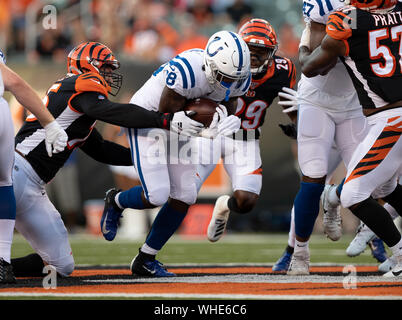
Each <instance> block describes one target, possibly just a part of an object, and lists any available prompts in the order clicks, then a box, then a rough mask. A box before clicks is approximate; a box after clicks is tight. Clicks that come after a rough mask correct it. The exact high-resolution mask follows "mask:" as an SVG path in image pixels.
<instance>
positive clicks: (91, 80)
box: [75, 72, 110, 97]
mask: <svg viewBox="0 0 402 320" xmlns="http://www.w3.org/2000/svg"><path fill="white" fill-rule="evenodd" d="M109 90H110V86H109V85H108V84H107V82H106V81H105V79H103V77H102V76H101V75H99V74H97V73H94V72H88V73H84V74H82V75H80V76H79V77H78V78H77V80H76V82H75V91H77V93H81V92H99V93H101V94H103V95H104V96H106V97H107V96H108V93H109Z"/></svg>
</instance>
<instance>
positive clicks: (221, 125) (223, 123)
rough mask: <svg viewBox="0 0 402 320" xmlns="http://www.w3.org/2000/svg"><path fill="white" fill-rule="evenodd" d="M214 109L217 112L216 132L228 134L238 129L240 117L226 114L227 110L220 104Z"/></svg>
mask: <svg viewBox="0 0 402 320" xmlns="http://www.w3.org/2000/svg"><path fill="white" fill-rule="evenodd" d="M216 111H217V112H218V114H219V121H218V134H221V135H224V136H230V135H231V134H233V133H235V132H237V131H238V130H239V129H240V125H241V120H240V118H239V117H236V116H235V115H230V116H228V111H227V109H226V107H225V106H224V105H222V104H220V105H219V108H216Z"/></svg>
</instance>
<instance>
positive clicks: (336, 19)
mask: <svg viewBox="0 0 402 320" xmlns="http://www.w3.org/2000/svg"><path fill="white" fill-rule="evenodd" d="M401 8H402V3H400V2H398V4H397V5H396V6H395V7H394V9H393V10H391V11H389V12H387V13H373V12H369V11H364V10H360V9H356V8H354V7H351V6H348V7H345V8H343V9H340V10H339V11H336V12H334V13H332V14H331V15H330V17H329V19H328V23H327V26H326V31H327V34H328V35H329V36H330V37H332V38H334V39H337V40H342V41H343V42H344V43H345V45H346V48H347V55H346V56H345V57H342V58H341V60H342V61H343V62H344V64H345V66H346V69H347V70H348V73H349V74H350V76H351V78H352V80H353V84H354V86H355V88H356V91H357V93H358V96H359V100H360V103H361V105H362V106H363V108H365V109H375V108H380V107H383V106H385V105H388V104H391V103H394V102H397V101H400V100H402V90H401V88H402V43H401V41H402V14H401Z"/></svg>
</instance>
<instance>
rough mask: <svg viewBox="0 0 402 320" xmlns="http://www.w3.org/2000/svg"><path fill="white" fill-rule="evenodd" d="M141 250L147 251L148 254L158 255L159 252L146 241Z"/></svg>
mask: <svg viewBox="0 0 402 320" xmlns="http://www.w3.org/2000/svg"><path fill="white" fill-rule="evenodd" d="M141 251H142V252H144V253H146V254H151V255H153V256H156V255H157V253H158V252H159V250H156V249H153V248H151V247H150V246H149V245H147V244H146V243H144V244H143V245H142V247H141Z"/></svg>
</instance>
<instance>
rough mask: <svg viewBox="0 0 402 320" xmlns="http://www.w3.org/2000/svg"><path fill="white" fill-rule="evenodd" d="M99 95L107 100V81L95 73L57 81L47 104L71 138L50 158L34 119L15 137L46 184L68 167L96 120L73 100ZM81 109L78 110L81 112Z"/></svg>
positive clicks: (21, 150)
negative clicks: (89, 93)
mask: <svg viewBox="0 0 402 320" xmlns="http://www.w3.org/2000/svg"><path fill="white" fill-rule="evenodd" d="M90 91H92V92H98V93H99V94H100V95H104V96H105V97H107V95H108V91H107V84H106V83H105V80H104V79H103V78H102V77H101V76H99V75H97V74H95V73H85V74H82V75H74V76H71V77H66V78H64V79H62V80H59V81H56V82H55V83H54V84H53V85H52V86H51V87H50V89H49V90H48V92H47V95H46V97H45V98H44V103H45V105H46V107H47V108H48V110H49V111H50V113H51V114H52V115H53V117H54V118H55V119H56V120H57V122H58V123H59V124H60V126H61V127H62V128H63V129H64V130H65V131H66V133H67V135H68V143H67V147H66V148H65V149H64V151H62V152H60V153H56V154H53V155H52V157H49V156H48V154H47V151H46V146H45V130H44V129H43V127H42V126H41V124H40V123H39V121H38V120H37V119H36V118H35V117H34V116H32V115H31V116H29V117H27V119H26V121H25V122H24V124H23V126H22V127H21V129H20V130H19V132H18V133H17V135H16V137H15V148H16V150H17V151H18V152H19V153H20V154H22V155H23V156H24V157H25V159H26V160H27V161H28V162H29V163H30V164H31V166H32V167H33V169H34V170H35V172H36V173H37V174H38V175H39V177H40V178H41V179H42V180H43V181H44V182H49V181H50V180H51V179H52V178H53V177H54V176H55V175H56V173H57V171H58V170H59V169H60V168H61V167H62V166H63V165H64V163H65V162H66V161H67V159H68V158H69V156H70V154H71V153H72V151H73V149H74V148H76V147H78V146H80V145H82V144H83V143H84V142H85V140H86V139H87V138H88V136H89V135H90V134H91V132H92V130H93V128H94V126H95V124H96V119H93V118H91V117H89V116H88V115H86V114H85V113H83V112H82V110H79V108H78V107H73V106H72V104H71V100H72V99H73V98H74V97H75V96H77V95H78V94H80V93H83V92H90ZM77 108H78V109H77Z"/></svg>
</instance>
